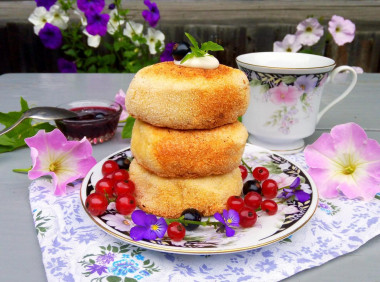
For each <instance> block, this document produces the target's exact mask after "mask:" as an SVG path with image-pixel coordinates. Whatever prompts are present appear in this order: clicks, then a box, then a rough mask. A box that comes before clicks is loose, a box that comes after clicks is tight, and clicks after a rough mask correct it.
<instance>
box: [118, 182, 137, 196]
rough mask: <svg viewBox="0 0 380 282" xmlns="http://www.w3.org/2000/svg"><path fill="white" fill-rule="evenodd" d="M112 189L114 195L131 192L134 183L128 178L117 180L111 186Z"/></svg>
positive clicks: (133, 188) (133, 189)
mask: <svg viewBox="0 0 380 282" xmlns="http://www.w3.org/2000/svg"><path fill="white" fill-rule="evenodd" d="M113 190H114V193H115V195H117V196H120V195H123V194H133V192H134V191H135V184H134V183H133V182H132V181H130V180H127V181H117V182H116V183H115V184H114V186H113Z"/></svg>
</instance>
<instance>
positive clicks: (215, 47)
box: [181, 32, 224, 64]
mask: <svg viewBox="0 0 380 282" xmlns="http://www.w3.org/2000/svg"><path fill="white" fill-rule="evenodd" d="M185 35H186V37H187V38H188V39H189V40H190V43H191V44H192V45H193V46H190V50H191V53H188V54H187V55H186V56H185V57H184V58H183V59H182V60H181V64H183V63H184V62H186V61H187V60H189V59H191V58H194V57H204V56H206V55H208V53H207V52H208V51H224V48H223V47H222V46H220V45H219V44H217V43H215V42H212V41H207V42H204V43H202V44H201V47H200V48H199V44H198V42H197V40H195V38H194V37H193V36H191V35H190V34H189V33H187V32H185Z"/></svg>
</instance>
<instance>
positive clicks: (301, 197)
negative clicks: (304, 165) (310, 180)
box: [279, 177, 310, 203]
mask: <svg viewBox="0 0 380 282" xmlns="http://www.w3.org/2000/svg"><path fill="white" fill-rule="evenodd" d="M300 184H301V179H300V178H299V177H297V178H296V179H294V181H293V182H292V184H290V185H289V187H286V188H284V189H283V190H282V193H281V195H280V196H279V198H283V199H289V198H290V197H292V196H295V198H296V199H297V200H298V201H299V202H302V203H304V202H306V201H307V200H309V199H310V194H308V193H306V192H304V191H302V190H300V189H297V188H299V187H300Z"/></svg>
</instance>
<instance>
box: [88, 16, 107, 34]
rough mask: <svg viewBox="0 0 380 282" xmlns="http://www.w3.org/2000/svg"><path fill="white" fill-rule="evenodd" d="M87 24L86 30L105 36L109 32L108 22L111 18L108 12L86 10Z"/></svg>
mask: <svg viewBox="0 0 380 282" xmlns="http://www.w3.org/2000/svg"><path fill="white" fill-rule="evenodd" d="M85 15H86V18H87V26H86V30H87V32H88V33H89V34H91V35H100V36H104V35H106V33H107V23H108V21H109V19H110V15H108V14H99V13H94V12H86V14H85Z"/></svg>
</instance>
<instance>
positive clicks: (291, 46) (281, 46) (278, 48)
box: [273, 34, 302, 53]
mask: <svg viewBox="0 0 380 282" xmlns="http://www.w3.org/2000/svg"><path fill="white" fill-rule="evenodd" d="M301 48H302V45H301V44H300V43H299V42H298V40H297V36H295V35H293V34H287V35H286V36H285V37H284V39H283V40H282V41H276V42H275V43H273V51H274V52H293V53H296V52H297V51H298V50H300V49H301Z"/></svg>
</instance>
